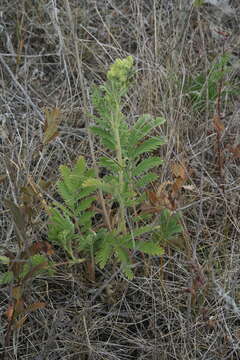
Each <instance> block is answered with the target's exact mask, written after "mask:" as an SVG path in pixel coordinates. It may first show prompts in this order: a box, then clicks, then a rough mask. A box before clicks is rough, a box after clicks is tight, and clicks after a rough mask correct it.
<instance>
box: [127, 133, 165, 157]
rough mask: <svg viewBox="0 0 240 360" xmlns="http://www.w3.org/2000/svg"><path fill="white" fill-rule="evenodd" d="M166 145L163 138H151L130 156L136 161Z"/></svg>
mask: <svg viewBox="0 0 240 360" xmlns="http://www.w3.org/2000/svg"><path fill="white" fill-rule="evenodd" d="M163 144H165V140H164V139H162V138H156V137H153V138H150V139H148V140H146V141H145V142H144V143H142V144H141V145H139V146H138V147H137V148H136V149H133V150H132V151H131V152H130V155H131V156H132V158H133V159H136V158H137V157H138V156H139V155H141V154H143V153H146V152H152V151H154V150H157V149H158V148H159V146H161V145H163Z"/></svg>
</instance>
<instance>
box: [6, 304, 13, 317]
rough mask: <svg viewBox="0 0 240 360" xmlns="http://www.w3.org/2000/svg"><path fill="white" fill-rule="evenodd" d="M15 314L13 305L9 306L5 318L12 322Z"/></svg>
mask: <svg viewBox="0 0 240 360" xmlns="http://www.w3.org/2000/svg"><path fill="white" fill-rule="evenodd" d="M13 313H14V307H13V305H9V307H8V309H7V311H6V312H5V316H6V317H7V319H8V321H11V320H12V317H13Z"/></svg>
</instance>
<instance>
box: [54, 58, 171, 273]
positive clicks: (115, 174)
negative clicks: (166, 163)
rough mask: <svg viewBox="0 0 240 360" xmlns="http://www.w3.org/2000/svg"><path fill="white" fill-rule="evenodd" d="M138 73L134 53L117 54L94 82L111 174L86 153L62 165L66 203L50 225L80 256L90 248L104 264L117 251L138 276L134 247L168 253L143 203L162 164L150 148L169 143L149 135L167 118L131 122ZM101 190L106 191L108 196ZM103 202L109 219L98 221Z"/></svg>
mask: <svg viewBox="0 0 240 360" xmlns="http://www.w3.org/2000/svg"><path fill="white" fill-rule="evenodd" d="M132 76H133V58H132V57H131V56H129V57H127V58H125V59H123V60H120V59H117V60H116V61H115V63H114V64H113V65H112V66H111V67H110V70H109V71H108V73H107V81H106V82H105V83H104V84H103V85H101V86H98V87H95V88H94V90H93V94H92V101H93V105H94V108H95V111H96V114H97V115H96V116H93V119H94V121H95V125H94V126H91V128H90V130H91V131H92V133H93V134H95V135H96V136H97V137H99V139H100V142H101V144H102V145H103V146H104V151H105V154H106V155H105V156H102V157H101V158H100V159H99V160H98V164H97V165H98V169H100V170H103V172H104V173H105V175H104V176H103V177H102V178H100V177H99V176H98V172H99V171H97V173H96V172H94V171H93V170H92V169H88V168H87V166H86V163H85V160H84V159H83V158H82V157H80V158H79V159H78V161H77V163H76V165H75V166H74V167H73V169H72V170H71V169H70V168H68V167H66V166H61V167H60V172H61V177H62V180H61V181H59V182H58V185H57V188H58V192H59V194H60V195H61V197H62V198H63V200H64V205H63V204H60V203H55V205H56V206H55V207H53V208H52V210H51V212H52V217H51V220H50V225H49V240H50V241H53V242H55V243H58V244H59V245H61V246H62V247H63V248H64V249H65V251H66V253H67V254H68V255H69V256H70V257H71V258H72V259H74V260H75V259H77V255H76V254H74V251H78V252H83V253H84V254H85V255H84V256H88V255H89V254H90V255H91V259H92V263H94V259H95V260H96V262H97V263H98V264H99V265H100V267H101V268H103V267H104V266H105V265H106V264H107V263H109V261H110V259H111V258H112V256H114V257H115V258H116V259H117V262H120V263H121V266H122V269H123V272H124V273H125V274H126V275H127V276H128V277H129V278H132V277H133V271H132V269H131V263H132V254H133V251H140V252H143V253H146V254H149V255H162V254H163V248H162V247H161V246H160V245H159V242H158V240H156V239H155V238H154V237H153V236H152V234H153V233H154V232H156V231H159V230H160V228H161V225H159V224H157V225H153V222H152V221H151V216H149V214H148V215H146V214H145V215H143V214H139V211H138V209H139V207H140V204H141V203H142V202H143V201H144V200H145V199H146V194H145V191H144V188H145V187H146V186H147V185H149V184H150V183H151V182H152V181H155V180H156V179H157V178H158V175H157V174H156V173H155V172H152V171H151V170H152V169H153V168H154V167H157V166H159V165H161V164H162V159H160V158H159V156H150V155H149V153H151V152H153V151H155V150H157V149H158V148H159V147H160V146H161V145H162V144H164V143H165V140H164V139H163V138H161V137H159V136H153V135H152V136H151V137H147V136H148V135H149V134H150V133H151V131H152V130H154V129H155V128H157V127H158V126H160V125H162V124H163V123H164V119H163V118H161V117H157V118H152V117H151V116H150V115H143V116H140V117H139V118H138V120H137V121H136V122H135V124H134V125H133V126H129V124H128V123H127V118H126V115H125V114H124V110H125V109H124V97H125V96H126V94H127V92H128V91H129V88H130V87H131V80H132ZM97 191H100V192H101V193H102V194H103V195H104V196H103V198H102V201H100V200H99V198H100V197H99V196H98V195H97ZM94 194H95V195H94ZM102 202H104V204H103V203H102ZM101 205H102V209H99V206H100V207H101ZM103 208H104V209H105V216H107V217H108V221H107V224H108V225H106V224H105V223H104V222H102V223H100V224H99V223H97V221H96V218H95V215H96V213H100V214H102V213H103V212H104V211H103ZM144 221H145V223H144Z"/></svg>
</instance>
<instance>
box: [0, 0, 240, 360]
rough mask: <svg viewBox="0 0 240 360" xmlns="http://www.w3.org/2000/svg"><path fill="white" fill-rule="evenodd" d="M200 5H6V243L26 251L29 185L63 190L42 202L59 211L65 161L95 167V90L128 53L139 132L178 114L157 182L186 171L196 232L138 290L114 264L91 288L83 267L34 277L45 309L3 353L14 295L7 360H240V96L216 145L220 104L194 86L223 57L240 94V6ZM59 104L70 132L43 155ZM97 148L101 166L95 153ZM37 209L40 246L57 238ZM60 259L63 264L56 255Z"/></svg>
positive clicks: (2, 119)
mask: <svg viewBox="0 0 240 360" xmlns="http://www.w3.org/2000/svg"><path fill="white" fill-rule="evenodd" d="M219 3H220V2H219ZM196 4H197V2H196ZM199 4H200V6H194V5H193V4H192V1H190V0H185V1H184V0H166V1H165V0H97V1H92V0H51V1H46V0H38V1H34V0H21V1H19V0H17V1H15V0H2V1H1V3H0V109H1V111H0V126H1V128H0V131H1V132H0V157H1V164H2V167H1V183H0V191H1V195H0V196H1V205H0V206H1V218H0V222H1V223H0V227H1V231H0V233H1V235H0V236H1V246H4V248H8V249H11V250H12V251H14V250H16V238H15V232H14V224H13V220H12V217H11V214H10V212H9V210H8V208H6V206H5V205H4V203H3V200H4V199H6V198H8V199H11V200H12V201H14V202H15V203H16V204H19V205H21V201H22V200H21V199H22V198H21V188H22V187H23V186H26V185H27V184H28V182H29V179H32V180H33V181H34V182H35V183H36V184H40V181H41V180H42V179H43V180H45V181H50V182H51V186H50V187H48V188H47V190H46V192H44V193H43V196H44V198H45V200H46V201H47V202H48V201H50V200H51V199H52V198H54V196H56V194H55V185H54V184H55V183H56V181H57V179H58V177H59V172H58V167H59V165H60V164H63V163H64V164H68V165H70V164H71V163H72V161H74V160H75V159H76V157H77V156H79V155H84V156H86V158H87V160H88V162H89V163H91V157H90V155H89V154H90V152H89V142H88V136H87V131H86V125H87V122H88V120H89V119H87V116H86V115H85V114H84V109H87V110H88V111H89V110H90V111H91V101H90V97H89V92H90V88H91V86H92V84H93V83H101V82H102V81H104V80H105V75H106V71H107V69H108V67H109V65H110V64H111V63H112V62H113V61H114V60H115V59H116V58H118V57H120V58H122V57H125V56H127V55H133V57H134V61H135V66H136V68H137V79H136V84H135V87H134V89H133V91H132V92H131V93H130V94H129V97H128V103H129V109H130V111H129V114H128V119H129V122H132V123H133V122H134V119H135V116H136V115H137V114H142V113H150V114H152V115H154V116H163V117H165V118H166V124H165V125H164V127H163V129H162V131H163V133H164V134H165V135H166V137H167V139H168V143H167V145H165V146H163V147H162V148H161V154H160V156H162V157H163V158H164V159H165V164H164V166H163V167H162V168H161V169H160V170H159V184H161V183H162V182H164V181H169V180H171V176H172V175H171V171H170V169H171V163H172V162H179V163H181V164H184V166H186V167H187V169H188V171H189V178H188V185H191V187H189V190H188V189H186V190H185V191H183V192H182V194H181V196H180V198H179V202H178V211H179V209H181V211H182V218H183V223H184V233H183V235H182V236H181V237H179V238H178V239H176V242H175V243H169V244H165V251H166V253H165V255H164V256H163V258H162V259H159V258H157V257H156V258H151V259H146V260H145V264H143V267H142V268H140V269H139V271H138V272H137V273H136V277H135V278H134V280H133V281H128V280H127V279H125V278H124V276H123V275H121V274H120V273H119V272H118V271H117V269H115V272H114V270H113V269H112V268H111V267H106V269H104V271H101V270H99V269H98V270H97V281H96V283H91V282H90V281H89V279H88V277H87V273H86V269H84V267H83V266H80V265H76V266H73V267H68V266H62V267H58V270H57V272H56V274H55V275H54V276H53V277H49V278H48V277H47V276H46V277H44V276H42V277H39V278H37V279H35V280H34V281H29V283H28V287H27V289H26V292H25V299H26V302H28V303H34V302H36V301H38V302H39V301H41V302H45V303H46V304H47V305H46V306H45V307H44V308H43V309H40V310H37V311H35V312H33V313H31V314H30V315H29V317H28V319H27V321H26V322H25V323H24V324H23V326H22V327H20V328H19V329H17V330H15V331H14V333H13V334H12V335H11V341H10V342H9V344H8V346H7V348H5V349H4V341H5V334H6V331H7V328H8V322H7V318H6V316H5V312H6V310H7V309H8V306H9V303H10V302H11V286H9V285H8V286H2V288H1V289H0V304H1V327H0V354H2V355H3V354H4V352H5V358H6V359H21V360H25V359H34V360H46V359H51V360H55V359H66V360H67V359H69V360H70V359H72V360H73V359H75V360H76V359H83V360H87V359H89V360H90V359H91V360H97V359H99V360H100V359H101V360H110V359H111V360H115V359H142V360H143V359H146V360H151V359H154V360H157V359H159V360H170V359H183V360H187V359H189V360H193V359H202V360H204V359H205V360H217V359H224V360H226V359H236V360H237V359H240V308H238V304H239V302H240V290H239V279H240V260H239V258H240V257H239V253H240V245H239V241H240V229H239V206H240V205H239V188H240V182H239V179H240V178H239V176H240V171H239V161H240V160H239V158H240V154H239V153H240V150H239V147H238V145H239V139H240V138H239V131H240V127H239V119H240V102H239V94H237V93H236V94H229V93H228V92H226V94H225V95H224V96H223V98H222V102H221V116H222V119H221V124H222V125H223V127H222V129H221V132H220V144H217V140H216V139H217V131H216V126H215V128H214V126H213V125H214V124H213V116H214V113H215V108H214V106H211V104H210V101H209V97H208V94H207V93H206V95H205V99H204V108H203V109H201V110H200V109H194V108H193V106H192V103H191V99H190V97H189V93H188V90H187V89H188V88H187V84H188V81H189V79H190V78H191V77H192V78H194V77H196V76H197V75H198V74H200V73H203V74H207V72H208V70H209V69H210V68H211V64H212V62H213V61H214V59H216V58H217V57H218V56H221V54H222V53H223V52H224V51H227V52H228V53H230V54H231V65H232V71H230V72H229V73H228V74H227V79H226V80H227V81H229V82H230V83H232V82H234V84H235V85H237V86H238V87H239V79H240V78H239V75H240V72H239V69H240V65H239V56H240V53H239V45H240V37H239V36H240V22H239V14H240V6H239V4H238V0H236V1H235V2H234V1H231V2H230V3H229V4H228V5H227V2H224V1H223V2H222V4H223V6H222V7H217V6H215V5H213V4H209V3H208V4H202V5H201V2H200V1H199ZM55 107H57V108H59V109H60V111H61V114H62V115H61V123H60V126H59V136H58V137H57V138H56V139H54V141H52V142H51V143H50V144H47V145H46V146H45V147H44V148H43V149H42V148H41V146H40V145H41V141H42V138H43V124H44V117H45V115H44V109H45V108H49V109H53V108H55ZM215 125H216V124H215ZM219 146H220V147H219ZM219 149H220V151H221V158H222V160H221V161H222V165H221V166H222V170H221V174H219V162H218V160H219V159H218V151H217V150H219ZM229 149H230V150H231V149H235V152H234V151H229ZM95 150H96V156H98V154H99V153H100V152H101V148H100V147H99V146H98V144H97V143H95ZM34 206H35V207H34V221H33V223H31V225H29V227H28V229H27V237H28V242H29V243H31V242H33V241H37V240H47V217H46V214H45V212H44V209H42V208H41V206H40V204H35V205H34ZM3 252H4V251H3V250H2V249H1V254H2V253H3ZM54 258H55V260H56V261H58V262H61V261H64V255H63V254H62V253H61V251H59V250H57V249H56V250H55V254H54ZM4 269H5V267H4V266H3V265H0V270H1V271H4Z"/></svg>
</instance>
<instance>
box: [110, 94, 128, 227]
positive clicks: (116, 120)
mask: <svg viewBox="0 0 240 360" xmlns="http://www.w3.org/2000/svg"><path fill="white" fill-rule="evenodd" d="M119 103H120V99H119V97H118V96H117V98H116V103H115V105H116V107H115V111H114V113H113V114H112V129H113V134H114V137H115V144H116V157H117V161H118V164H119V171H118V179H119V206H120V223H119V231H120V232H123V233H126V223H125V205H124V173H123V169H124V159H123V156H122V147H121V141H120V134H119V125H120V124H121V115H122V113H121V110H120V105H119Z"/></svg>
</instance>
